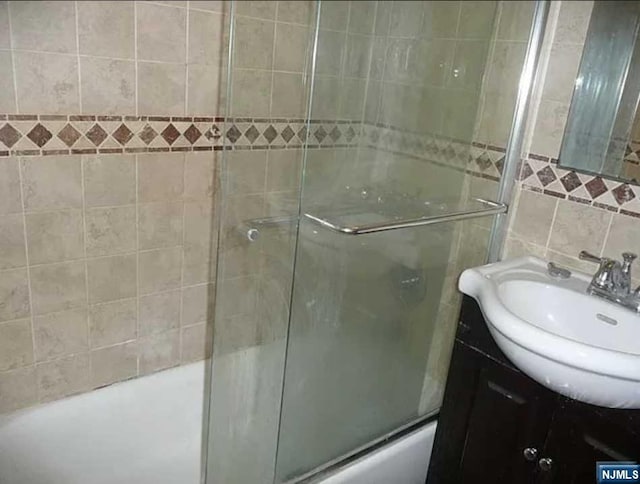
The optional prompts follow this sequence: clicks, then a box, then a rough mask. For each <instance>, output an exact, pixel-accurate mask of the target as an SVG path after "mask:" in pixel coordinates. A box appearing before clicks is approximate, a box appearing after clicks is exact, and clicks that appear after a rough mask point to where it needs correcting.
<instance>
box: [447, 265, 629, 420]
mask: <svg viewBox="0 0 640 484" xmlns="http://www.w3.org/2000/svg"><path fill="white" fill-rule="evenodd" d="M590 280H591V277H590V276H588V275H586V274H583V273H580V272H572V274H571V277H570V278H569V279H557V278H553V277H551V276H550V275H548V274H547V263H546V262H545V261H543V260H541V259H538V258H535V257H521V258H518V259H512V260H507V261H503V262H498V263H495V264H489V265H485V266H482V267H476V268H473V269H467V270H466V271H464V272H463V273H462V275H461V276H460V281H459V283H458V287H459V289H460V291H462V292H463V293H465V294H467V295H469V296H471V297H473V298H474V299H475V300H476V301H478V304H479V305H480V308H481V309H482V313H483V315H484V317H485V320H486V321H487V326H488V327H489V331H490V333H491V335H492V336H493V338H494V339H495V341H496V343H497V344H498V346H499V347H500V349H501V350H502V351H503V352H504V353H505V355H506V356H507V357H508V358H509V359H510V360H511V362H512V363H513V364H514V365H516V366H517V367H518V368H520V370H522V371H523V372H524V373H525V374H527V375H529V376H530V377H531V378H533V379H534V380H536V381H537V382H539V383H540V384H542V385H544V386H545V387H547V388H550V389H551V390H554V391H556V392H558V393H561V394H562V395H565V396H567V397H570V398H573V399H575V400H580V401H582V402H586V403H591V404H594V405H600V406H603V407H609V408H640V316H639V315H637V314H636V313H634V312H632V311H630V310H629V309H625V308H622V307H619V306H616V305H615V304H612V303H610V302H608V301H605V300H603V299H600V298H597V297H595V296H590V295H588V294H587V293H586V289H587V287H588V285H589V281H590Z"/></svg>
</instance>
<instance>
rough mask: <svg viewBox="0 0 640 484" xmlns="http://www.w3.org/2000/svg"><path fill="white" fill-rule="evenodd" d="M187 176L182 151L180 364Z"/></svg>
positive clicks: (179, 357) (180, 358)
mask: <svg viewBox="0 0 640 484" xmlns="http://www.w3.org/2000/svg"><path fill="white" fill-rule="evenodd" d="M186 178H187V156H186V154H184V153H182V250H181V251H180V303H179V304H180V306H179V312H178V364H179V365H181V364H182V356H183V355H182V326H183V325H182V322H183V313H184V304H183V299H184V254H185V244H184V241H185V237H186V232H187V224H186V214H187V202H186V201H185V196H184V191H185V187H186V183H185V182H186Z"/></svg>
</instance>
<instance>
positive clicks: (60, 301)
mask: <svg viewBox="0 0 640 484" xmlns="http://www.w3.org/2000/svg"><path fill="white" fill-rule="evenodd" d="M29 278H30V282H31V296H32V297H33V301H32V307H33V312H34V314H47V313H52V312H56V311H64V310H67V309H71V308H75V307H80V306H85V305H86V304H87V289H86V273H85V263H84V261H74V262H63V263H59V264H47V265H39V266H34V267H31V268H30V270H29Z"/></svg>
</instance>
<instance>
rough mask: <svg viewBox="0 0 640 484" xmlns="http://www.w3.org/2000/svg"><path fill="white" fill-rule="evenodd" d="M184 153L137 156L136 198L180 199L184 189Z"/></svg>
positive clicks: (141, 200) (147, 199) (156, 199)
mask: <svg viewBox="0 0 640 484" xmlns="http://www.w3.org/2000/svg"><path fill="white" fill-rule="evenodd" d="M183 183H184V154H183V153H171V154H164V153H162V154H145V155H139V156H138V200H139V201H140V202H159V201H166V200H180V199H181V198H182V192H183V189H184V185H183Z"/></svg>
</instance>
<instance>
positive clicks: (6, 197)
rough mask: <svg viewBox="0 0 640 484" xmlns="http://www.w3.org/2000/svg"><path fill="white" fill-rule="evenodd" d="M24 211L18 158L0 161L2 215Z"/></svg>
mask: <svg viewBox="0 0 640 484" xmlns="http://www.w3.org/2000/svg"><path fill="white" fill-rule="evenodd" d="M21 211H22V199H21V196H20V171H19V165H18V160H17V159H16V158H4V159H2V160H0V213H16V212H21Z"/></svg>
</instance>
